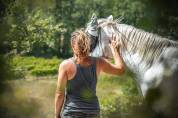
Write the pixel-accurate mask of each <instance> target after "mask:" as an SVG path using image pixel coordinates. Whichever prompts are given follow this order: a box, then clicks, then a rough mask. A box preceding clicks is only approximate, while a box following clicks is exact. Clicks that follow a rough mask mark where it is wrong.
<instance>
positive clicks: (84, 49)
mask: <svg viewBox="0 0 178 118" xmlns="http://www.w3.org/2000/svg"><path fill="white" fill-rule="evenodd" d="M71 46H72V47H73V53H74V56H76V57H77V58H80V57H86V56H88V55H89V52H90V39H89V38H88V36H87V34H86V33H85V32H84V30H83V29H80V30H76V31H74V32H73V33H72V34H71Z"/></svg>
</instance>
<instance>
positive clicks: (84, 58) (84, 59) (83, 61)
mask: <svg viewBox="0 0 178 118" xmlns="http://www.w3.org/2000/svg"><path fill="white" fill-rule="evenodd" d="M74 58H75V60H76V63H77V64H81V65H89V64H90V63H91V62H90V57H89V56H78V57H76V56H74Z"/></svg>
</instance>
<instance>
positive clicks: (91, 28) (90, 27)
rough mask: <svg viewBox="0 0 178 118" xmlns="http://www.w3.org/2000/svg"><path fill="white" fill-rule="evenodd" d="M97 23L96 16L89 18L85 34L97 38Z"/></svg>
mask: <svg viewBox="0 0 178 118" xmlns="http://www.w3.org/2000/svg"><path fill="white" fill-rule="evenodd" d="M97 27H98V21H97V16H96V14H93V15H92V17H91V20H90V22H89V23H88V24H87V27H86V30H85V32H87V33H88V34H90V35H92V36H95V37H97V36H98V30H97Z"/></svg>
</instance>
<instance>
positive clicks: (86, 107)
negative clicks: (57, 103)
mask: <svg viewBox="0 0 178 118" xmlns="http://www.w3.org/2000/svg"><path fill="white" fill-rule="evenodd" d="M72 61H73V62H74V63H75V61H74V59H73V58H72ZM92 61H93V63H92V64H91V65H90V66H87V67H82V66H81V65H79V64H76V63H75V65H76V67H77V72H76V75H75V76H74V78H73V79H71V80H68V81H67V88H66V100H65V103H64V107H63V114H70V113H71V112H82V113H87V114H90V113H92V114H98V113H99V111H100V107H99V102H98V98H97V96H96V84H97V75H96V58H92Z"/></svg>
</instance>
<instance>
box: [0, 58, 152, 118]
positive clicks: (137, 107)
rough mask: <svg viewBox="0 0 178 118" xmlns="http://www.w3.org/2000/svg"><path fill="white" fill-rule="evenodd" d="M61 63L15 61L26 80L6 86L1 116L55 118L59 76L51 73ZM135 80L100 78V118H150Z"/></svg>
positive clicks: (46, 60) (2, 98)
mask: <svg viewBox="0 0 178 118" xmlns="http://www.w3.org/2000/svg"><path fill="white" fill-rule="evenodd" d="M60 61H61V60H59V59H57V58H53V59H43V58H35V57H15V58H14V59H13V66H14V67H15V69H17V68H22V69H24V70H25V77H26V79H16V80H10V81H7V82H6V85H7V86H8V87H7V89H6V92H4V94H2V95H1V96H0V101H1V103H0V115H1V114H3V118H24V117H25V118H52V117H54V94H55V89H56V81H57V76H54V75H55V74H56V73H53V72H51V71H52V69H57V68H58V65H59V63H60ZM45 69H46V70H45ZM56 71H57V70H56ZM33 72H35V74H34V73H33ZM40 72H41V73H40ZM37 73H38V74H37ZM39 73H40V74H39ZM51 75H52V76H51ZM29 78H33V79H29ZM132 78H133V76H132V74H131V73H129V72H126V74H125V75H124V76H119V77H118V76H111V75H107V74H103V73H102V75H101V76H100V78H98V84H97V96H98V98H99V101H100V107H101V118H151V117H150V112H148V111H147V109H145V107H142V106H143V100H142V97H141V96H139V94H138V92H137V87H136V84H135V81H133V79H132ZM137 114H139V115H137ZM143 116H144V117H143ZM0 117H2V116H0Z"/></svg>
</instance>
